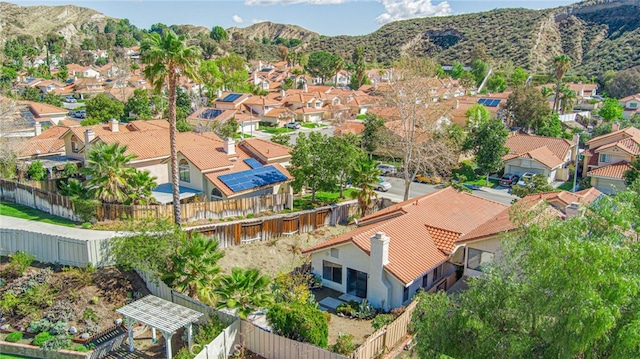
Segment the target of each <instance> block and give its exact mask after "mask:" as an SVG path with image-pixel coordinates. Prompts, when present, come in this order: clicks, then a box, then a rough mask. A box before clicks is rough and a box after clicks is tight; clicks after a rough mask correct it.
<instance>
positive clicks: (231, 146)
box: [224, 137, 236, 155]
mask: <svg viewBox="0 0 640 359" xmlns="http://www.w3.org/2000/svg"><path fill="white" fill-rule="evenodd" d="M224 152H225V153H226V154H227V155H235V154H236V141H235V140H234V139H233V138H231V137H229V138H227V140H226V141H224Z"/></svg>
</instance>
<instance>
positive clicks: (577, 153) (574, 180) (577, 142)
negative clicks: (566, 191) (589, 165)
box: [571, 133, 580, 193]
mask: <svg viewBox="0 0 640 359" xmlns="http://www.w3.org/2000/svg"><path fill="white" fill-rule="evenodd" d="M579 159H580V134H579V133H578V138H577V141H576V160H575V167H576V168H575V171H574V174H573V190H572V191H571V192H574V193H575V192H576V183H577V181H578V164H579Z"/></svg>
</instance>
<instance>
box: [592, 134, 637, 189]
mask: <svg viewBox="0 0 640 359" xmlns="http://www.w3.org/2000/svg"><path fill="white" fill-rule="evenodd" d="M612 130H613V131H612V132H611V133H609V134H606V135H602V136H598V137H595V138H592V139H591V140H589V141H588V142H587V146H588V149H587V150H586V151H584V152H583V155H584V162H583V170H582V175H583V176H588V177H590V178H591V185H592V186H593V187H595V188H597V189H598V190H600V191H602V192H603V193H606V194H615V193H617V192H620V191H624V190H625V189H626V188H627V187H626V185H625V183H624V173H625V172H626V171H627V170H628V169H630V168H631V166H630V165H629V162H631V161H633V159H634V157H635V156H638V155H640V130H639V129H637V128H635V127H627V128H625V129H622V130H620V129H619V128H618V123H614V124H613V125H612Z"/></svg>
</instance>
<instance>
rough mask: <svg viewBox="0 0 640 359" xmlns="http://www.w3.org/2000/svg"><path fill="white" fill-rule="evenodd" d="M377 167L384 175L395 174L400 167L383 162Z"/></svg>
mask: <svg viewBox="0 0 640 359" xmlns="http://www.w3.org/2000/svg"><path fill="white" fill-rule="evenodd" d="M376 168H377V169H379V170H380V173H381V174H383V175H395V174H396V173H398V169H397V168H395V166H392V165H388V164H385V163H381V164H379V165H377V166H376Z"/></svg>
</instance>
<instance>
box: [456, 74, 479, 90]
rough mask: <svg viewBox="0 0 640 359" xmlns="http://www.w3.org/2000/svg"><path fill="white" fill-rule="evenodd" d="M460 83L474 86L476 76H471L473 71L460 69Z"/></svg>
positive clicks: (467, 86)
mask: <svg viewBox="0 0 640 359" xmlns="http://www.w3.org/2000/svg"><path fill="white" fill-rule="evenodd" d="M459 80H460V85H462V87H464V88H467V89H470V88H472V87H474V86H476V78H475V77H474V76H473V73H472V72H471V71H468V70H464V71H462V74H461V75H460V78H459Z"/></svg>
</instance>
